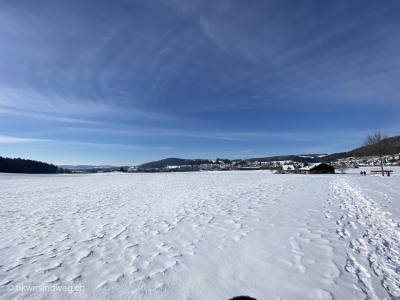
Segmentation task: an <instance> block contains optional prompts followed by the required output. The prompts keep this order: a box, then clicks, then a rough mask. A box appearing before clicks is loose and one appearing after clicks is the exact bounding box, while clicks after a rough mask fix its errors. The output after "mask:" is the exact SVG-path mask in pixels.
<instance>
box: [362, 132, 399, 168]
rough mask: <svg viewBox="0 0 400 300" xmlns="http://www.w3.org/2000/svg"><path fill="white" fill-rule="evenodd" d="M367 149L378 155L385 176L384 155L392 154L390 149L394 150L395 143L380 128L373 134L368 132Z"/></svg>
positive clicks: (365, 143) (365, 141) (365, 142)
mask: <svg viewBox="0 0 400 300" xmlns="http://www.w3.org/2000/svg"><path fill="white" fill-rule="evenodd" d="M363 146H365V147H366V150H367V151H368V152H369V153H370V154H372V155H378V156H379V160H380V163H381V170H382V176H385V173H384V171H383V159H382V157H383V155H384V154H392V153H390V151H392V150H393V151H394V149H393V148H394V147H393V143H392V142H391V140H390V139H389V138H388V136H387V134H386V133H381V132H380V131H379V130H378V131H376V132H375V133H373V134H367V136H366V138H365V140H364V145H363Z"/></svg>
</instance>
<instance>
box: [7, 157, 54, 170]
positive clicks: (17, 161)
mask: <svg viewBox="0 0 400 300" xmlns="http://www.w3.org/2000/svg"><path fill="white" fill-rule="evenodd" d="M0 172H2V173H28V174H47V173H57V166H55V165H53V164H48V163H44V162H40V161H36V160H30V159H22V158H7V157H2V156H0Z"/></svg>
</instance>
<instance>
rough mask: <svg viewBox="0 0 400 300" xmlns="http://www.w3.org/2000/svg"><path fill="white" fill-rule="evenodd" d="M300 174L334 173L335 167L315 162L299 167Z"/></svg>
mask: <svg viewBox="0 0 400 300" xmlns="http://www.w3.org/2000/svg"><path fill="white" fill-rule="evenodd" d="M300 173H301V174H334V173H335V168H334V167H332V166H331V165H328V164H326V163H317V164H313V165H310V166H308V167H304V168H300Z"/></svg>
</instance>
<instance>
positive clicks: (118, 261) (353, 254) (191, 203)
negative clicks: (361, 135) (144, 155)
mask: <svg viewBox="0 0 400 300" xmlns="http://www.w3.org/2000/svg"><path fill="white" fill-rule="evenodd" d="M394 169H395V173H394V175H392V176H391V177H390V178H388V177H382V176H366V177H361V176H360V175H359V174H357V173H359V170H353V172H350V173H353V174H345V175H339V174H336V175H290V174H286V175H275V174H271V172H269V171H249V172H245V171H242V172H196V173H171V174H166V173H161V174H121V173H118V174H117V173H113V174H93V175H20V174H18V175H17V174H15V175H13V174H0V204H1V211H0V298H1V299H15V298H16V299H23V298H24V299H26V298H28V299H52V298H55V299H166V300H167V299H168V300H178V299H182V300H183V299H187V300H189V299H191V300H196V299H202V300H203V299H205V300H208V299H209V300H214V299H215V300H217V299H218V300H223V299H229V298H230V297H233V296H238V295H243V294H246V295H250V296H252V297H256V298H257V299H259V300H262V299H289V300H298V299H399V298H398V297H399V296H400V288H399V284H400V272H399V270H400V253H399V251H400V236H399V233H400V227H399V226H400V224H399V220H400V188H399V187H400V175H399V174H400V169H398V168H394ZM35 286H36V289H39V287H41V288H45V287H47V289H50V287H51V288H52V290H51V291H45V292H43V291H30V292H28V291H26V289H29V288H31V289H32V288H34V287H35ZM62 286H67V287H69V286H79V287H83V288H84V291H76V292H73V293H70V291H71V290H69V291H67V292H63V291H54V289H55V287H62ZM11 289H12V291H8V290H11ZM21 289H25V291H20V290H21Z"/></svg>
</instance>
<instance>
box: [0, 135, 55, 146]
mask: <svg viewBox="0 0 400 300" xmlns="http://www.w3.org/2000/svg"><path fill="white" fill-rule="evenodd" d="M36 142H51V140H42V139H31V138H21V137H15V136H5V135H0V144H17V143H36Z"/></svg>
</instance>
